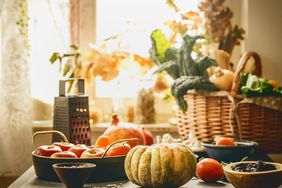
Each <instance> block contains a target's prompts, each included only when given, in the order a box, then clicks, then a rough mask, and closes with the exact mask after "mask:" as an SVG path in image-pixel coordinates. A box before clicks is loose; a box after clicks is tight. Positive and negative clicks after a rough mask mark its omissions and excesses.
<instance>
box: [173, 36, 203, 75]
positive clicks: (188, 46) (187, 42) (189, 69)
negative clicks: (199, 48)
mask: <svg viewBox="0 0 282 188" xmlns="http://www.w3.org/2000/svg"><path fill="white" fill-rule="evenodd" d="M201 38H203V37H202V36H200V35H197V36H189V35H186V36H184V37H183V40H184V42H183V44H182V46H181V48H180V51H179V58H178V64H179V65H180V68H181V70H182V74H181V75H184V76H197V75H198V74H197V68H196V63H195V61H194V59H193V58H192V56H191V54H192V51H193V47H194V44H195V42H196V41H197V40H198V39H201Z"/></svg>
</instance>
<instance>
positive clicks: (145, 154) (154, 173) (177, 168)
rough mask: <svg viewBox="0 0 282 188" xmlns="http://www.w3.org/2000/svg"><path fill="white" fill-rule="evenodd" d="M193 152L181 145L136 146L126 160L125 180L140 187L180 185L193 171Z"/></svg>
mask: <svg viewBox="0 0 282 188" xmlns="http://www.w3.org/2000/svg"><path fill="white" fill-rule="evenodd" d="M196 165H197V161H196V158H195V155H194V153H193V152H192V151H191V150H190V149H189V148H188V147H187V146H185V145H183V144H176V143H173V144H156V145H153V146H135V147H134V148H132V149H131V150H130V152H129V153H128V154H127V156H126V159H125V164H124V167H125V172H126V175H127V177H128V179H129V180H130V181H131V182H133V183H134V184H137V185H139V186H142V187H154V188H155V187H156V188H163V187H170V188H172V187H179V186H181V185H184V184H185V183H187V182H188V181H189V180H190V179H191V178H192V176H193V174H194V173H195V170H196Z"/></svg>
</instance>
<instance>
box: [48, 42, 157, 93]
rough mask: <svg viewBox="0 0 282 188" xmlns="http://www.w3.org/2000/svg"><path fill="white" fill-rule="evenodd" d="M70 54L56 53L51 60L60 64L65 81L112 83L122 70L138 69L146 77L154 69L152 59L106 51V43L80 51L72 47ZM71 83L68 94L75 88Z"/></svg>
mask: <svg viewBox="0 0 282 188" xmlns="http://www.w3.org/2000/svg"><path fill="white" fill-rule="evenodd" d="M70 49H71V51H70V52H68V53H59V52H54V53H53V54H52V56H51V58H50V62H51V63H52V64H54V63H56V62H57V63H59V64H60V66H59V73H60V74H61V76H62V77H63V78H65V79H68V78H84V79H85V80H86V81H88V82H90V81H91V80H92V79H93V78H95V77H100V78H101V79H102V80H103V81H111V80H113V79H115V78H117V77H118V75H119V73H120V69H134V68H133V67H135V68H137V69H138V74H140V75H144V74H146V73H147V72H148V70H150V69H151V68H152V67H153V62H152V61H151V59H150V58H146V57H142V56H140V55H138V54H133V53H130V52H125V51H118V50H115V51H112V52H110V53H109V52H107V51H106V49H107V48H106V43H103V44H102V45H101V46H100V47H97V48H96V47H94V46H91V48H89V49H87V50H85V51H80V50H79V48H78V47H77V46H76V45H71V46H70ZM73 84H74V82H73V81H72V82H70V85H69V87H68V92H70V91H71V90H72V88H73Z"/></svg>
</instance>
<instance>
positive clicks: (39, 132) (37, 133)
mask: <svg viewBox="0 0 282 188" xmlns="http://www.w3.org/2000/svg"><path fill="white" fill-rule="evenodd" d="M53 133H55V134H58V135H60V136H61V137H62V138H63V139H64V141H65V142H67V143H68V142H69V141H68V139H67V137H66V136H65V135H64V134H63V133H62V132H60V131H55V130H50V131H38V132H36V133H34V134H33V135H32V143H33V146H34V148H37V147H36V144H35V141H34V139H35V137H36V136H37V135H40V134H53Z"/></svg>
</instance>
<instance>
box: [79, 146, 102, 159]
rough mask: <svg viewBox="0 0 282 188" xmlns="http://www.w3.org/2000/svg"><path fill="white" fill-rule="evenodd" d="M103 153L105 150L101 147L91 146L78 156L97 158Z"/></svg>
mask: <svg viewBox="0 0 282 188" xmlns="http://www.w3.org/2000/svg"><path fill="white" fill-rule="evenodd" d="M104 153H105V150H104V149H102V148H91V149H88V150H85V151H84V152H83V153H82V154H81V156H80V158H97V157H102V155H103V154H104Z"/></svg>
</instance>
